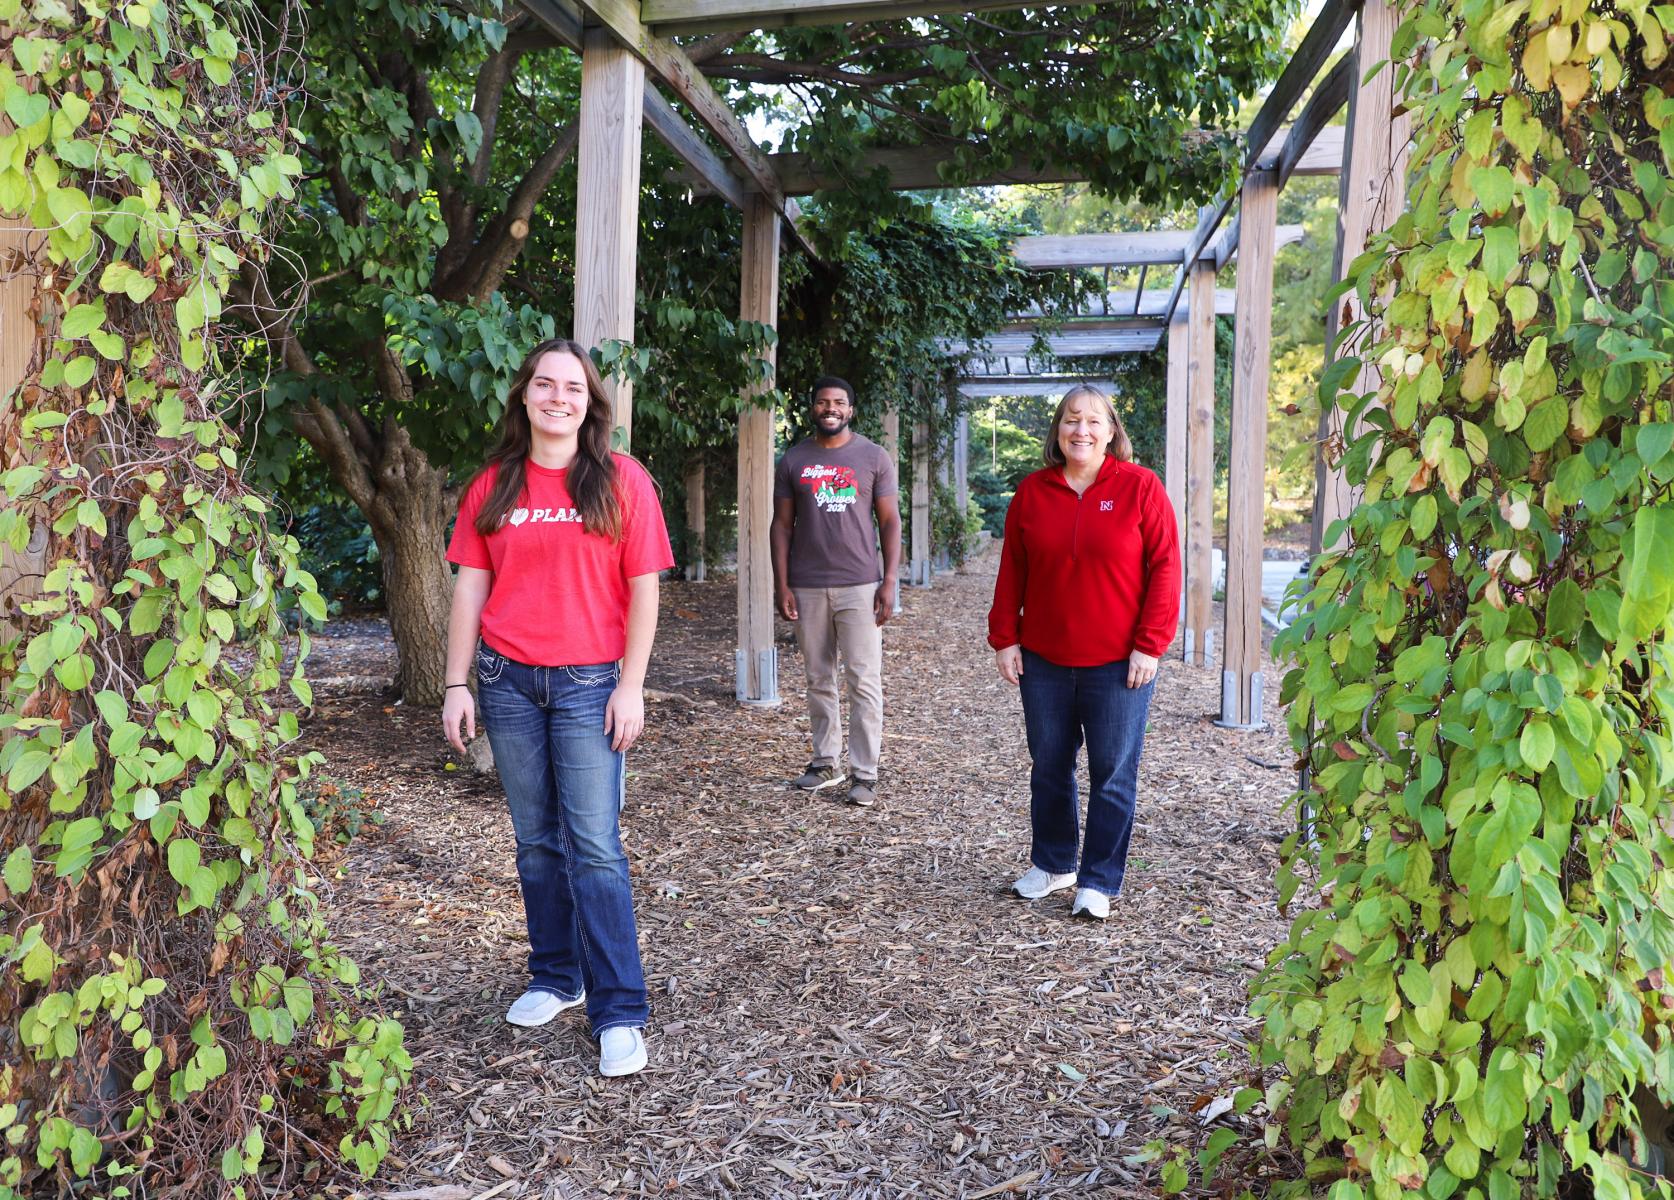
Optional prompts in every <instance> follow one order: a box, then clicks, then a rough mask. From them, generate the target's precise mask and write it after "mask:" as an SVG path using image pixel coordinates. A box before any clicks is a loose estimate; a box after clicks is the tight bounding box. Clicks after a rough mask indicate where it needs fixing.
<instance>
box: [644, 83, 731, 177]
mask: <svg viewBox="0 0 1674 1200" xmlns="http://www.w3.org/2000/svg"><path fill="white" fill-rule="evenodd" d="M644 113H645V123H646V124H647V125H649V126H650V127H651V129H652V130H653V131H654V132H655V133H656V135H657V136H658V137H659V138H661V139H662V141H663V144H664V145H665V146H667V147H668V148H669V149H670V150H672V151H674V153H675V154H677V155H678V156H679V157H680V161H681V162H683V163H685V164H686V166H687V167H689V168H690V169H691V170H692V172H693V173H694V174H696V175H697V177H698V178H699V179H701V180H702V181H703V186H704V188H705V189H706V190H708V191H710V192H713V193H715V194H716V195H717V196H719V197H721V199H723V200H725V201H726V202H727V203H728V204H730V205H732V206H733V207H734V208H743V207H744V197H745V195H746V194H747V193H746V191H745V188H744V182H743V180H741V179H739V178H738V176H736V175H734V174H733V173H732V171H731V170H730V169H729V168H728V167H727V164H726V163H725V162H723V161H722V160H721V156H720V155H719V154H716V153H715V152H714V151H713V150H711V149H710V148H709V143H708V142H706V141H704V140H703V139H702V138H701V137H699V136H698V133H697V130H695V129H693V128H692V127H691V126H690V125H688V124H686V119H685V118H684V117H682V116H681V115H680V114H679V113H677V112H675V111H674V106H673V105H672V104H670V103H669V102H668V101H667V100H664V99H663V95H662V93H661V92H659V91H658V90H657V88H656V85H655V84H653V83H652V82H651V81H650V80H649V79H648V80H646V81H645V108H644Z"/></svg>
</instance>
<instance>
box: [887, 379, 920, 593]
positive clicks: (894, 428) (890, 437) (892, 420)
mask: <svg viewBox="0 0 1674 1200" xmlns="http://www.w3.org/2000/svg"><path fill="white" fill-rule="evenodd" d="M881 444H882V445H883V448H884V453H885V454H887V455H889V461H890V462H892V463H894V464H895V473H896V477H897V478H899V477H900V473H901V413H900V412H899V411H898V410H897V409H896V407H895V406H894V405H893V404H892V405H890V406H889V407H888V408H886V409H884V415H883V442H882V443H881ZM895 503H896V505H897V506H899V505H900V503H901V496H900V493H899V492H897V493H896V497H895ZM907 582H908V583H911V582H912V577H911V568H910V567H909V568H908V578H907ZM895 612H896V614H897V615H899V614H900V612H901V589H900V588H899V587H897V588H896V589H895Z"/></svg>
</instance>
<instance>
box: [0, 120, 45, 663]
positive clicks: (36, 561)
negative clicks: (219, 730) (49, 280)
mask: <svg viewBox="0 0 1674 1200" xmlns="http://www.w3.org/2000/svg"><path fill="white" fill-rule="evenodd" d="M0 127H3V128H4V131H5V132H7V133H10V132H11V124H10V123H9V122H8V121H6V120H5V119H4V118H3V117H0ZM42 240H44V239H42V237H41V236H40V235H38V234H35V233H34V232H33V230H32V229H31V228H30V226H28V225H26V224H25V223H23V222H22V221H13V220H7V219H4V218H0V472H3V471H6V470H8V469H10V468H12V467H14V466H17V465H18V460H14V458H13V453H14V452H15V450H16V448H17V447H18V444H19V443H18V439H17V437H16V431H17V425H18V424H19V423H20V422H21V421H22V419H23V418H24V417H25V416H27V415H28V414H27V413H25V412H23V411H22V410H21V409H19V408H17V407H14V406H13V404H12V403H11V393H12V391H13V390H14V389H15V388H16V387H17V386H18V384H20V383H22V382H23V377H24V374H25V373H26V372H27V371H28V369H29V361H30V357H31V356H32V355H33V354H34V352H35V346H36V343H37V340H38V337H39V331H38V329H37V327H36V323H35V322H36V317H35V313H34V311H33V309H34V300H35V292H36V283H35V271H36V268H35V266H34V256H35V254H36V253H37V252H38V250H39V249H40V246H39V243H40V242H41V241H42ZM48 532H49V531H48V529H47V527H46V525H45V524H42V523H40V522H36V523H34V524H33V525H32V526H31V528H30V531H29V543H28V545H27V546H25V547H24V549H23V551H22V552H21V553H19V552H16V551H14V550H12V549H11V548H10V547H9V546H0V641H6V640H8V639H10V638H12V637H14V636H16V634H17V630H16V629H15V628H13V627H12V626H11V625H10V624H9V623H8V621H7V619H6V618H7V617H8V616H10V615H12V614H13V613H15V612H16V611H17V607H16V606H18V605H21V604H23V603H24V602H25V601H27V600H32V599H34V597H35V596H36V595H37V594H38V593H39V591H40V582H41V577H42V576H43V575H44V574H45V572H46V546H47V535H48Z"/></svg>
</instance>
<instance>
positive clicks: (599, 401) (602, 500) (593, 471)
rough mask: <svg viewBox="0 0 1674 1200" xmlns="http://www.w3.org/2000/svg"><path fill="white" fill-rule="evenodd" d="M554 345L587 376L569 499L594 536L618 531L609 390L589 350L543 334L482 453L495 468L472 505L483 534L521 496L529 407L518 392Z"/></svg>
mask: <svg viewBox="0 0 1674 1200" xmlns="http://www.w3.org/2000/svg"><path fill="white" fill-rule="evenodd" d="M554 351H556V352H557V353H559V354H568V355H569V356H570V357H572V358H574V359H576V360H577V361H578V362H580V363H581V372H582V375H583V376H584V377H585V378H586V380H587V415H586V416H585V417H583V418H582V422H581V430H580V434H579V436H578V439H577V441H578V445H577V447H576V456H575V461H573V462H571V463H570V468H569V473H568V475H567V477H566V479H565V483H566V484H567V485H568V487H569V492H570V499H571V500H572V501H574V503H575V506H576V510H577V511H578V512H579V513H580V514H581V522H582V526H583V528H585V529H586V530H587V532H588V533H591V534H594V535H595V536H597V537H603V538H609V539H610V540H611V541H613V542H614V541H619V540H621V537H622V501H621V498H620V497H619V496H618V495H617V488H616V460H615V459H614V458H612V457H611V453H610V434H611V430H612V429H613V428H614V427H615V424H616V422H615V418H614V413H613V409H612V407H611V403H610V396H609V394H608V393H607V392H606V391H605V385H604V379H603V378H602V377H601V376H600V375H599V369H598V368H597V367H595V366H594V365H593V359H592V356H591V355H589V354H588V353H587V351H586V350H585V349H583V348H582V347H581V345H580V344H579V343H576V342H572V341H570V340H569V339H568V338H548V339H547V340H546V341H544V342H542V343H541V344H540V345H538V346H536V347H535V348H534V349H533V350H531V351H529V355H528V357H527V358H525V359H524V360H523V365H522V366H521V367H519V368H518V369H517V374H516V375H515V376H513V377H512V384H511V391H510V392H509V393H507V395H506V414H505V416H504V417H503V418H501V421H500V441H499V443H498V444H497V445H496V446H495V447H494V449H493V450H492V451H491V452H490V453H489V455H488V463H487V465H485V467H484V468H483V469H484V470H487V468H488V467H489V466H495V467H498V468H499V471H498V473H497V474H496V475H495V477H494V486H493V488H492V489H490V490H489V493H488V497H487V499H485V500H484V501H483V502H482V507H481V508H480V509H478V510H477V520H476V526H477V532H478V533H480V534H482V535H483V536H485V537H486V536H487V535H489V534H491V533H493V532H494V531H495V530H497V529H499V528H500V526H501V524H502V523H504V521H505V519H506V516H507V514H509V513H510V512H511V510H512V509H514V508H516V507H517V504H518V501H519V500H521V499H523V497H524V494H525V493H524V476H525V471H524V464H525V463H526V462H527V461H528V458H529V446H530V443H531V441H532V437H531V434H530V430H529V411H528V410H527V409H526V408H524V406H523V395H524V393H525V392H526V391H528V390H529V381H530V380H531V379H533V378H534V377H535V365H536V364H537V363H539V362H540V360H541V356H542V355H545V354H551V353H553V352H554Z"/></svg>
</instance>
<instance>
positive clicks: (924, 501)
mask: <svg viewBox="0 0 1674 1200" xmlns="http://www.w3.org/2000/svg"><path fill="white" fill-rule="evenodd" d="M910 541H911V547H910V548H911V555H910V557H909V559H908V562H907V582H908V583H909V584H911V585H912V586H913V587H924V588H927V587H929V586H930V579H931V575H932V574H933V572H932V571H931V569H930V426H929V425H928V424H927V423H926V422H924V421H919V422H917V423H916V424H914V425H913V513H912V526H911V538H910Z"/></svg>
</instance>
